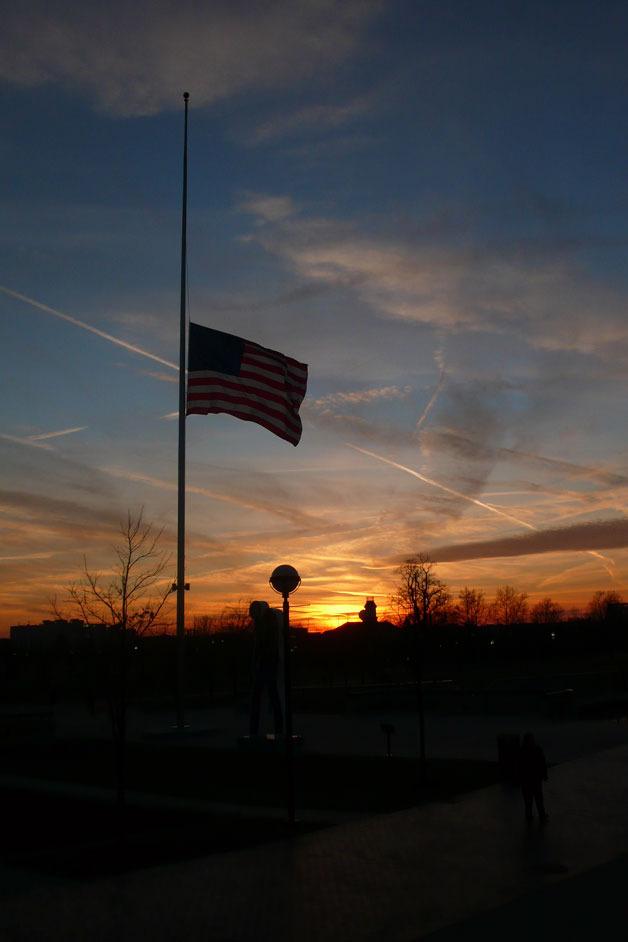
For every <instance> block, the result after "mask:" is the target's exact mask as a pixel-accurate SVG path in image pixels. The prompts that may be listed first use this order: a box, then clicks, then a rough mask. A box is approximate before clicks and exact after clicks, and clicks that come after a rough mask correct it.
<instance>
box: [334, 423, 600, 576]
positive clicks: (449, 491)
mask: <svg viewBox="0 0 628 942" xmlns="http://www.w3.org/2000/svg"><path fill="white" fill-rule="evenodd" d="M345 444H346V445H347V446H348V447H349V448H352V449H353V450H354V451H359V452H361V453H362V454H363V455H368V456H369V457H370V458H376V459H377V461H383V462H384V464H389V465H390V466H391V467H392V468H398V469H399V471H405V472H406V473H407V474H411V475H412V476H413V477H415V478H418V479H419V481H424V482H425V484H430V485H431V486H432V487H437V488H439V490H441V491H445V493H446V494H451V495H452V496H453V497H459V498H460V499H461V500H466V501H467V502H468V503H470V504H475V505H476V506H477V507H482V508H484V510H490V511H491V513H494V514H497V516H498V517H504V518H505V519H506V520H511V521H512V522H513V523H516V524H518V525H519V526H521V527H526V529H528V530H534V531H535V532H536V533H538V532H539V530H540V527H535V526H534V524H533V523H528V521H527V520H520V519H519V517H514V516H513V515H512V514H508V513H506V512H505V511H504V510H500V509H499V508H498V507H493V505H492V504H486V503H485V502H484V501H483V500H478V499H477V498H475V497H469V496H468V495H467V494H463V493H462V492H461V491H456V490H454V488H453V487H447V485H446V484H440V483H439V482H438V481H434V480H433V479H432V478H428V477H426V476H425V475H424V474H419V472H418V471H415V470H414V469H413V468H408V467H406V465H405V464H399V462H397V461H392V460H391V459H390V458H384V457H383V456H382V455H376V454H375V452H374V451H367V449H366V448H360V447H358V445H351V444H350V443H349V442H345ZM584 552H585V553H587V555H589V556H593V557H595V559H598V560H600V562H601V563H602V565H603V566H604V568H605V569H606V571H607V572H608V574H609V575H610V576H611V578H614V577H615V574H614V572H613V570H612V569H611V566H612V565H613V560H612V559H609V558H608V557H606V556H603V555H602V554H601V553H598V552H597V551H596V550H584Z"/></svg>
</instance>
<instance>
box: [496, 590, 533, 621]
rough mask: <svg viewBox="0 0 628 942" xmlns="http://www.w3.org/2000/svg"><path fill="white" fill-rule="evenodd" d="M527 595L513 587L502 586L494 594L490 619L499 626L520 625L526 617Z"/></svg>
mask: <svg viewBox="0 0 628 942" xmlns="http://www.w3.org/2000/svg"><path fill="white" fill-rule="evenodd" d="M527 598H528V596H527V594H526V593H525V592H517V590H516V589H515V588H514V586H511V585H502V586H500V587H499V588H498V590H497V592H496V593H495V599H494V601H493V604H492V606H491V608H492V617H493V618H494V620H495V621H496V622H497V623H498V624H500V625H520V624H521V623H522V622H524V621H525V620H526V618H527V616H528V604H527Z"/></svg>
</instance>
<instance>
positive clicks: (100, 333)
mask: <svg viewBox="0 0 628 942" xmlns="http://www.w3.org/2000/svg"><path fill="white" fill-rule="evenodd" d="M0 291H2V292H3V293H4V294H7V295H8V296H9V297H10V298H17V300H18V301H23V302H24V303H25V304H30V305H31V307H36V308H38V309H39V310H40V311H45V312H46V314H52V315H53V316H54V317H58V318H60V319H61V320H62V321H67V322H68V324H74V326H75V327H81V328H82V329H83V330H88V331H89V332H90V334H95V335H96V336H97V337H101V338H102V339H103V340H108V341H109V343H113V344H115V345H116V346H117V347H122V348H123V349H124V350H128V351H129V352H130V353H138V354H139V355H140V356H141V357H147V359H149V360H154V361H155V363H161V365H162V366H167V367H169V368H170V369H171V370H178V369H179V367H178V366H177V364H176V363H171V362H170V360H164V359H163V358H162V357H158V356H157V355H156V354H154V353H149V351H148V350H143V349H142V348H141V347H136V346H135V344H133V343H127V341H126V340H121V339H120V338H119V337H114V336H113V334H108V333H107V332H106V331H105V330H99V329H98V327H92V325H91V324H86V323H85V321H80V320H78V318H76V317H71V316H70V315H69V314H64V313H63V311H57V309H56V308H54V307H49V306H48V305H47V304H42V303H41V301H35V299H34V298H29V297H27V296H26V295H25V294H20V293H19V291H12V290H11V289H10V288H5V287H4V285H0Z"/></svg>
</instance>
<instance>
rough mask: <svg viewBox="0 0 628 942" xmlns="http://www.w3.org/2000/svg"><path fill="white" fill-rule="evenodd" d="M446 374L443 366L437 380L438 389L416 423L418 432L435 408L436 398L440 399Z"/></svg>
mask: <svg viewBox="0 0 628 942" xmlns="http://www.w3.org/2000/svg"><path fill="white" fill-rule="evenodd" d="M445 376H446V373H445V370H444V368H442V367H441V371H440V376H439V377H438V382H437V384H436V389H435V390H434V392H433V393H432V398H431V399H430V401H429V402H428V404H427V405H426V407H425V409H424V410H423V412H422V413H421V415H420V417H419V420H418V422H417V424H416V431H417V432H418V431H420V429H421V426H422V425H423V423H424V422H425V420H426V419H427V417H428V415H429V414H430V412H431V411H432V409H433V407H434V403H435V402H436V400H437V399H438V396H439V394H440V391H441V389H442V388H443V383H444V382H445Z"/></svg>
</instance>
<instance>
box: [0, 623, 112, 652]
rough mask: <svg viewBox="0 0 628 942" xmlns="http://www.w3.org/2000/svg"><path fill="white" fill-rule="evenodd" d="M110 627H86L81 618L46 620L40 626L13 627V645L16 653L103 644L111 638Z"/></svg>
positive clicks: (10, 631) (10, 635)
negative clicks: (87, 643)
mask: <svg viewBox="0 0 628 942" xmlns="http://www.w3.org/2000/svg"><path fill="white" fill-rule="evenodd" d="M111 632H112V629H111V628H110V627H109V626H108V625H86V624H85V622H83V621H82V620H81V619H80V618H72V619H70V620H69V621H68V620H66V619H64V618H58V619H55V620H54V621H53V620H50V619H45V620H44V621H42V622H40V624H39V625H12V626H11V628H10V629H9V637H10V639H11V644H12V647H13V649H14V650H16V651H49V650H51V649H53V648H56V647H68V648H74V647H78V646H80V645H82V644H85V643H86V642H91V643H96V644H98V643H102V642H105V641H106V640H107V638H109V637H110V636H111Z"/></svg>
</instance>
